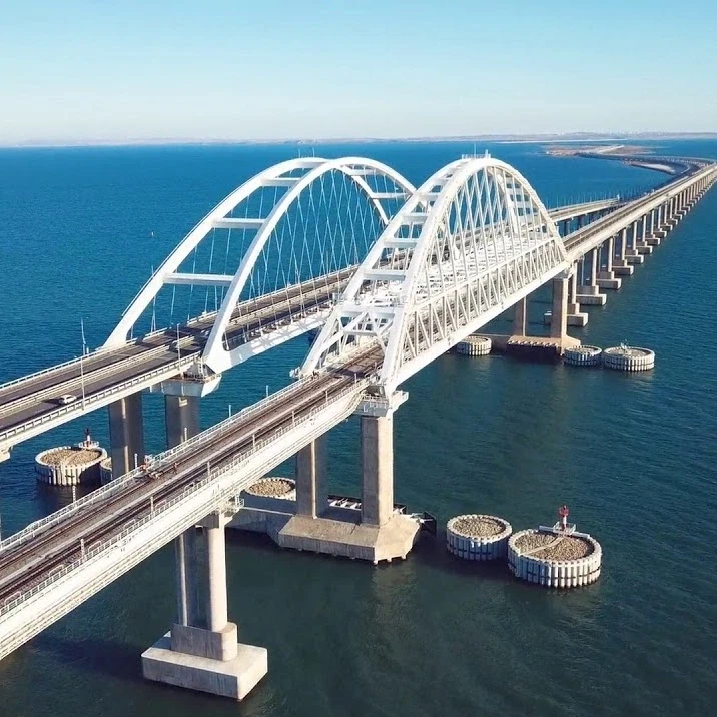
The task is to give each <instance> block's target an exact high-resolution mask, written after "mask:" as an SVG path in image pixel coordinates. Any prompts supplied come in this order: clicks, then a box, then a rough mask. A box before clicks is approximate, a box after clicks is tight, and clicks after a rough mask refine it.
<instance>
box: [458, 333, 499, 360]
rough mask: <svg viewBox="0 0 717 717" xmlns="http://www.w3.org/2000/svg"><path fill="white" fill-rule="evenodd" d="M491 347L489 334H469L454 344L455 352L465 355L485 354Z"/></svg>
mask: <svg viewBox="0 0 717 717" xmlns="http://www.w3.org/2000/svg"><path fill="white" fill-rule="evenodd" d="M492 348H493V341H492V340H491V338H490V336H478V335H476V334H471V335H470V336H469V337H468V338H467V339H465V340H464V341H459V342H458V343H457V344H456V352H457V353H459V354H465V355H466V356H486V355H487V354H489V353H490V350H491V349H492Z"/></svg>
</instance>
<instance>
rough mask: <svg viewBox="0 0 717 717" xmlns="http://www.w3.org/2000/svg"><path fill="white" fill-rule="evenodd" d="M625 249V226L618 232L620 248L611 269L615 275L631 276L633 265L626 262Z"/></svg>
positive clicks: (633, 269)
mask: <svg viewBox="0 0 717 717" xmlns="http://www.w3.org/2000/svg"><path fill="white" fill-rule="evenodd" d="M626 251H627V227H625V228H624V229H623V230H622V231H621V232H620V250H619V251H618V252H617V257H616V258H615V259H614V260H613V271H614V272H615V274H616V275H617V276H632V273H633V272H634V271H635V267H634V266H632V264H630V263H628V261H627V258H626Z"/></svg>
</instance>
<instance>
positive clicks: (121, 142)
mask: <svg viewBox="0 0 717 717" xmlns="http://www.w3.org/2000/svg"><path fill="white" fill-rule="evenodd" d="M675 139H678V140H679V139H682V140H697V139H717V132H665V133H660V132H643V133H636V134H625V135H620V134H598V133H591V132H585V133H581V132H576V133H572V134H570V133H569V134H525V135H516V134H505V135H500V134H486V135H458V136H436V137H432V136H427V137H334V138H316V139H307V138H286V139H215V138H190V137H157V138H153V137H147V138H137V139H131V138H130V139H105V140H102V139H96V140H76V141H70V140H65V141H60V140H41V139H39V140H27V141H24V142H2V141H0V149H41V148H48V149H50V148H55V149H63V148H72V147H77V148H80V147H163V146H221V145H225V146H229V145H282V144H285V145H292V146H295V145H310V146H311V145H326V144H389V143H394V142H415V143H417V144H419V143H429V142H431V143H436V142H492V143H496V144H532V143H536V144H540V143H551V144H557V143H561V144H570V143H583V144H584V143H593V142H618V141H619V142H655V141H666V140H675Z"/></svg>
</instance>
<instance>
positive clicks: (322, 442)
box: [295, 434, 327, 518]
mask: <svg viewBox="0 0 717 717" xmlns="http://www.w3.org/2000/svg"><path fill="white" fill-rule="evenodd" d="M295 477H296V514H297V515H303V516H307V517H309V518H318V517H319V516H320V515H321V514H322V513H323V512H324V511H325V510H326V506H327V489H326V434H324V435H323V436H319V437H318V438H316V439H315V440H313V441H311V443H309V445H307V446H304V447H303V448H302V449H301V450H300V451H299V452H298V453H297V454H296V476H295Z"/></svg>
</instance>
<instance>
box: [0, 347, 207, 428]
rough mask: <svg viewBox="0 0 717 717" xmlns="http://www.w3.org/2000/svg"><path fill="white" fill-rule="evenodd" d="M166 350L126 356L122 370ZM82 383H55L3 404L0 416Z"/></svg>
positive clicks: (99, 373) (109, 369)
mask: <svg viewBox="0 0 717 717" xmlns="http://www.w3.org/2000/svg"><path fill="white" fill-rule="evenodd" d="M168 350H169V347H168V346H166V345H163V346H157V347H155V348H153V349H149V350H148V351H142V353H138V354H135V355H134V356H128V357H126V358H125V359H123V360H122V361H121V363H122V368H123V369H124V368H129V367H130V366H135V365H137V364H140V363H144V362H145V361H151V360H152V359H153V358H155V357H156V356H160V355H161V354H163V353H167V351H168ZM196 353H197V352H194V353H193V354H188V355H185V356H183V357H182V358H183V359H184V360H188V359H189V358H190V356H196ZM84 360H86V359H84ZM78 365H79V364H78ZM116 370H117V365H116V364H110V365H109V366H103V367H102V368H100V369H97V370H95V371H92V373H91V374H89V375H88V376H87V377H85V378H84V381H88V380H92V381H95V380H96V379H98V378H103V377H104V376H108V375H111V374H112V373H114V372H115V371H116ZM82 382H83V378H82V377H81V376H73V377H72V378H70V379H68V380H67V381H63V382H61V383H57V384H55V385H53V386H52V387H50V388H46V389H44V390H43V391H38V392H36V393H33V394H31V395H29V396H24V397H22V398H17V399H15V400H14V401H9V402H8V403H5V404H3V405H2V406H0V415H2V414H3V413H7V412H8V411H9V410H13V411H15V410H17V409H18V408H20V407H21V406H24V405H26V404H28V403H36V402H37V401H43V400H44V399H46V398H48V397H50V396H52V394H55V393H58V391H63V390H68V389H70V388H71V387H72V388H75V387H77V386H81V385H82ZM85 402H87V398H85Z"/></svg>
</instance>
